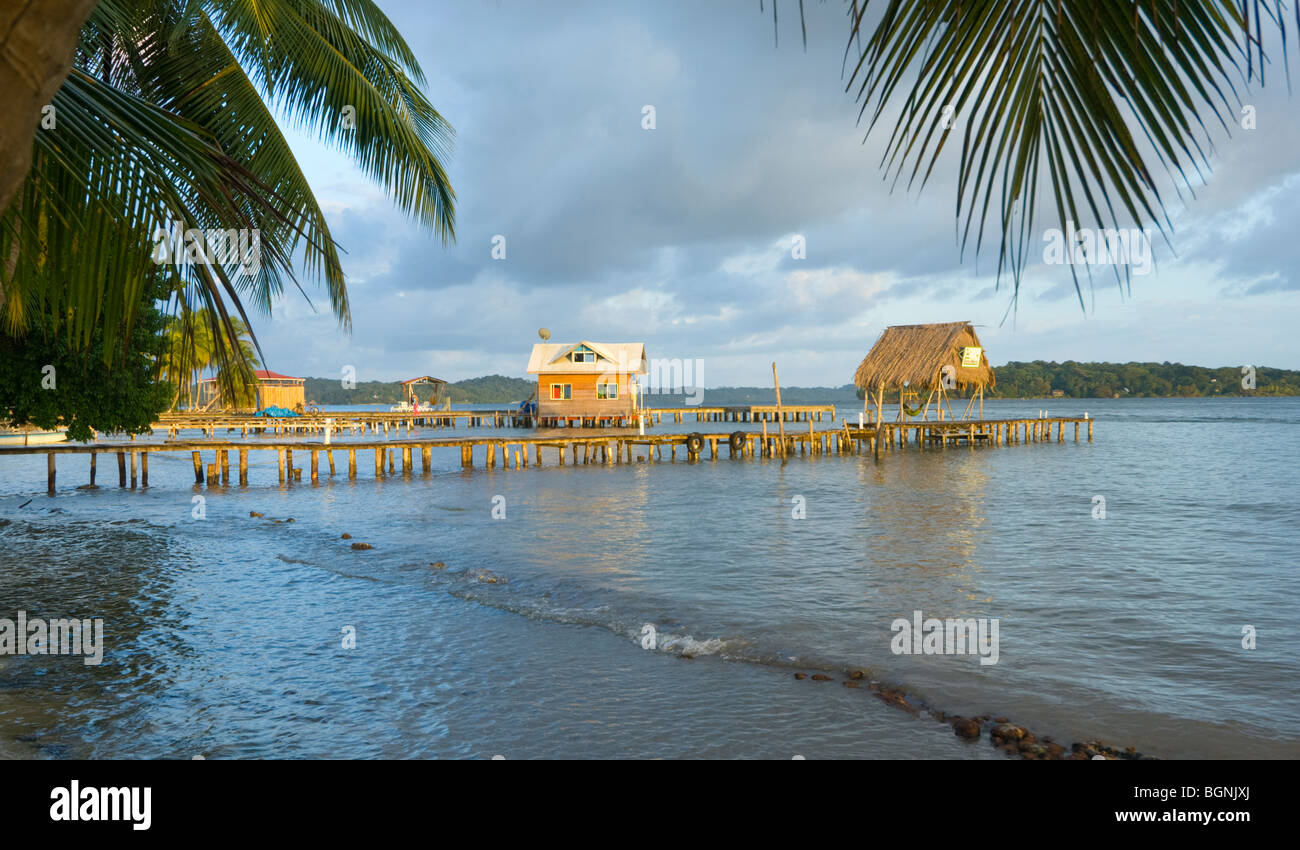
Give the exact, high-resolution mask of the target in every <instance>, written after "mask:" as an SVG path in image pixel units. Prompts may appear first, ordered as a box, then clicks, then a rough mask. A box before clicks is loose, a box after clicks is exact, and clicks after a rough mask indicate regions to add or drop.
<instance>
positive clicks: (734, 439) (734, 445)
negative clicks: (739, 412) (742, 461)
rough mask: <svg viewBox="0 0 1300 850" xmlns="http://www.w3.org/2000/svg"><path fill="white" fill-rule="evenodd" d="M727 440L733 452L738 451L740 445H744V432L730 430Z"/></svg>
mask: <svg viewBox="0 0 1300 850" xmlns="http://www.w3.org/2000/svg"><path fill="white" fill-rule="evenodd" d="M727 442H728V443H730V444H731V450H732V451H735V452H738V451H740V449H741V447H742V446H744V445H745V432H744V431H732V432H731V437H730V438H729V439H728V440H727Z"/></svg>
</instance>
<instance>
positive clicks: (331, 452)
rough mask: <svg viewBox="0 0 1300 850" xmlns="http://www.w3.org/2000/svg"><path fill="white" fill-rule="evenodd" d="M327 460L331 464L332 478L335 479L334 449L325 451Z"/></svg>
mask: <svg viewBox="0 0 1300 850" xmlns="http://www.w3.org/2000/svg"><path fill="white" fill-rule="evenodd" d="M325 459H326V460H328V461H329V462H330V477H331V478H333V477H334V450H333V449H326V450H325Z"/></svg>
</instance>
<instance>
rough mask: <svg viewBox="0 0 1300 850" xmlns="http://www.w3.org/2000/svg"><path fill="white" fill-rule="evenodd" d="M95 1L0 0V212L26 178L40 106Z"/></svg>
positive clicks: (59, 80) (57, 82)
mask: <svg viewBox="0 0 1300 850" xmlns="http://www.w3.org/2000/svg"><path fill="white" fill-rule="evenodd" d="M98 1H99V0H5V2H4V3H3V4H0V212H4V210H5V209H6V208H7V207H8V206H9V202H10V201H11V200H13V196H14V194H15V193H17V191H18V187H19V186H21V185H22V183H23V178H24V177H26V176H27V169H28V168H30V167H31V164H32V138H33V137H34V136H35V134H36V130H37V126H38V125H39V124H40V120H41V107H43V106H46V105H47V104H48V103H49V102H50V101H51V100H52V99H53V98H54V93H55V92H56V91H58V90H59V86H61V85H63V81H64V80H65V79H67V76H68V71H70V70H71V69H72V55H73V51H74V49H75V48H76V46H77V35H78V34H79V33H80V32H81V25H82V24H84V23H85V22H86V18H88V17H90V13H91V10H93V9H94V8H95V4H96V3H97V2H98ZM56 120H57V116H56ZM56 126H57V125H56ZM46 132H54V131H46Z"/></svg>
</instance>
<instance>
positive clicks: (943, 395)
mask: <svg viewBox="0 0 1300 850" xmlns="http://www.w3.org/2000/svg"><path fill="white" fill-rule="evenodd" d="M853 383H854V384H855V385H857V387H858V388H859V389H862V390H865V396H864V398H863V407H862V409H863V412H866V410H867V404H868V403H871V404H874V405H875V406H876V415H875V420H876V424H880V422H881V421H882V419H883V408H884V403H885V396H886V394H889V395H893V394H895V393H897V396H898V421H900V422H901V421H903V420H904V419H905V418H906V417H909V416H920V417H921V419H923V420H924V419H928V418H929V415H930V406H931V405H934V409H935V414H936V416H937V418H938V419H940V420H942V419H943V418H944V407H945V406H947V409H948V417H949V418H956V417H954V416H953V414H952V405H951V403H950V402H949V400H948V399H949V396H950V395H954V394H962V393H965V392H966V391H968V390H969V391H970V401H969V402H968V403H967V404H966V410H965V412H963V414H962V418H963V419H966V418H969V417H970V414H971V409H972V408H973V407H974V406H975V404H976V400H978V402H979V412H980V418H983V416H984V388H985V387H991V386H995V385H996V383H997V382H996V380H995V378H994V376H993V370H992V369H991V368H990V367H989V359H988V357H987V356H986V355H985V353H984V346H983V345H981V344H980V340H979V336H977V335H976V333H975V328H974V327H972V326H971V323H970V322H945V323H940V324H932V325H894V326H893V327H889V328H885V330H884V332H883V333H882V334H881V335H880V338H879V339H877V340H876V344H875V345H873V346H872V347H871V351H869V352H868V353H867V356H866V357H865V358H863V360H862V364H861V365H860V366H858V371H857V372H855V373H854V375H853ZM922 398H924V399H925V403H924V405H922V404H921V399H922ZM909 400H911V401H912V402H913V403H912V404H909V403H908V402H909Z"/></svg>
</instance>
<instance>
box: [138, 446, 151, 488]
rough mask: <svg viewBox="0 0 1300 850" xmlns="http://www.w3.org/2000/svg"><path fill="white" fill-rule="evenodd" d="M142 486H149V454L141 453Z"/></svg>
mask: <svg viewBox="0 0 1300 850" xmlns="http://www.w3.org/2000/svg"><path fill="white" fill-rule="evenodd" d="M140 486H141V487H148V486H149V453H148V452H140Z"/></svg>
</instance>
